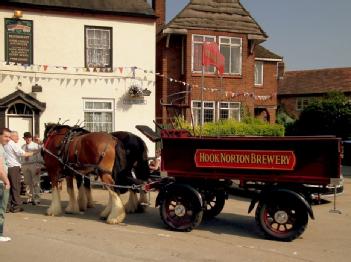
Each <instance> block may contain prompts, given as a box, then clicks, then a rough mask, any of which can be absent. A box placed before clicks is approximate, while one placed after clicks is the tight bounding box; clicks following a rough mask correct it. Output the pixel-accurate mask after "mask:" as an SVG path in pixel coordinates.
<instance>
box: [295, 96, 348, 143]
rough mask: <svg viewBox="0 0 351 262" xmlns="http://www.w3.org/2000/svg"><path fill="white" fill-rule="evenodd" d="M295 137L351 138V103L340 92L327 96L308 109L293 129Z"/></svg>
mask: <svg viewBox="0 0 351 262" xmlns="http://www.w3.org/2000/svg"><path fill="white" fill-rule="evenodd" d="M291 131H292V133H293V134H295V135H336V136H337V137H341V138H343V139H346V138H348V137H350V136H351V103H350V102H349V101H348V99H347V97H346V96H345V95H344V94H343V93H340V92H332V93H329V94H327V95H326V96H325V97H324V98H323V99H319V100H315V101H314V102H312V103H311V105H309V106H308V107H306V108H305V109H304V110H303V111H302V112H301V115H300V118H299V120H297V121H296V122H295V124H294V125H293V127H292V130H291Z"/></svg>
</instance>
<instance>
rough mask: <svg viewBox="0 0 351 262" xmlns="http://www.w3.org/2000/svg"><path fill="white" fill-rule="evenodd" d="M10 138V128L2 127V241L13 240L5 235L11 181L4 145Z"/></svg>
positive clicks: (0, 169) (0, 174)
mask: <svg viewBox="0 0 351 262" xmlns="http://www.w3.org/2000/svg"><path fill="white" fill-rule="evenodd" d="M9 140H10V130H9V129H7V128H0V242H7V241H10V240H11V238H9V237H5V236H4V235H3V233H4V222H5V212H6V208H7V202H8V200H9V193H10V181H9V179H8V177H7V165H6V161H5V150H4V147H3V145H6V144H7V143H8V141H9Z"/></svg>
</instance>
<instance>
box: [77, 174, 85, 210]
mask: <svg viewBox="0 0 351 262" xmlns="http://www.w3.org/2000/svg"><path fill="white" fill-rule="evenodd" d="M83 179H84V178H83V177H82V176H79V175H77V176H76V180H77V187H78V205H79V210H80V211H82V212H84V211H86V210H87V208H88V198H87V194H86V192H85V187H84V183H83Z"/></svg>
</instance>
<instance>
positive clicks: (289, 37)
mask: <svg viewBox="0 0 351 262" xmlns="http://www.w3.org/2000/svg"><path fill="white" fill-rule="evenodd" d="M188 2H189V0H167V13H166V16H167V21H169V20H170V19H172V18H173V17H174V16H175V15H176V14H177V13H178V12H179V11H180V10H182V9H183V8H184V7H185V5H186V4H187V3H188ZM241 3H242V4H243V6H244V7H245V8H246V9H247V10H248V11H249V12H250V13H251V15H252V16H253V17H254V19H255V20H256V21H257V22H258V23H259V24H260V26H261V27H262V28H263V30H264V31H265V32H266V33H267V34H268V36H269V39H268V40H267V41H266V42H264V43H263V46H265V47H266V48H268V49H270V50H271V51H273V52H275V53H276V54H279V55H281V56H283V57H284V61H285V63H286V69H287V70H304V69H316V68H332V67H351V0H241Z"/></svg>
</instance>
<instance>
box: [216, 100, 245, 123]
mask: <svg viewBox="0 0 351 262" xmlns="http://www.w3.org/2000/svg"><path fill="white" fill-rule="evenodd" d="M218 113H219V114H218V115H219V116H218V119H219V120H226V119H235V120H237V121H240V103H238V102H219V103H218Z"/></svg>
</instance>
